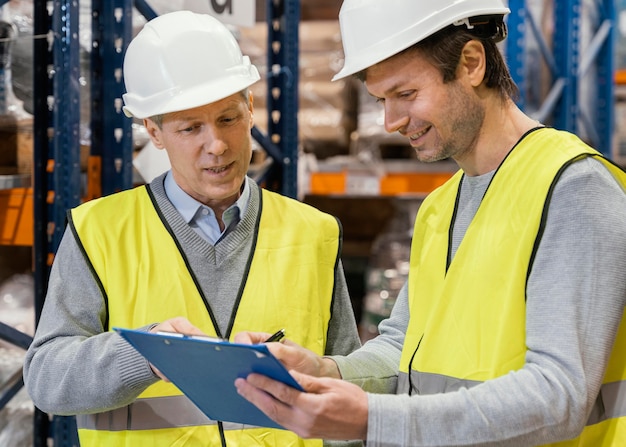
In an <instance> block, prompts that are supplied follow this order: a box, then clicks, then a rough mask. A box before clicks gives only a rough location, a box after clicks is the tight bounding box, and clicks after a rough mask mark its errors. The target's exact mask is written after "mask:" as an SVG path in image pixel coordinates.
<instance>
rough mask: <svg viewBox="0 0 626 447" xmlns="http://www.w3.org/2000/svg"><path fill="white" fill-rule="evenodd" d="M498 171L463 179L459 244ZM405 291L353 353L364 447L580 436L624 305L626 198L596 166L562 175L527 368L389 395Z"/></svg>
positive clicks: (346, 372)
mask: <svg viewBox="0 0 626 447" xmlns="http://www.w3.org/2000/svg"><path fill="white" fill-rule="evenodd" d="M492 175H493V173H491V174H486V175H485V176H480V177H475V178H466V179H465V181H464V183H463V184H462V196H461V198H460V203H459V207H458V209H459V211H460V215H458V216H457V220H456V224H455V228H454V235H453V241H454V245H455V247H453V248H454V249H456V246H458V244H459V242H460V240H461V238H462V235H463V234H464V232H465V229H466V228H467V226H468V225H469V222H470V221H471V218H472V217H473V215H474V213H475V211H476V209H477V208H478V205H479V204H480V200H481V198H482V196H483V193H484V191H485V189H486V187H487V185H488V183H489V180H490V179H491V177H492ZM408 287H411V284H409V285H405V286H404V288H403V290H402V291H401V293H400V295H399V297H398V299H397V302H396V305H395V307H394V309H393V312H392V314H391V316H390V318H389V319H387V320H385V321H383V322H382V323H381V324H380V327H379V330H380V333H381V335H380V336H379V337H377V338H375V339H374V340H371V341H369V342H367V343H366V344H365V345H364V346H363V347H362V348H361V349H359V350H357V351H356V352H354V353H353V354H351V355H349V356H348V357H346V358H343V357H337V358H334V359H335V361H336V362H337V364H338V366H339V368H340V371H341V374H342V376H343V378H344V379H346V380H349V381H351V382H354V383H357V384H359V385H361V386H362V387H364V388H365V389H366V390H367V391H369V392H370V394H368V404H369V417H368V430H367V446H368V447H379V446H380V447H382V446H385V447H391V446H411V447H420V446H508V447H509V446H536V445H542V444H547V443H551V442H554V441H556V440H560V439H568V438H572V437H575V436H577V435H578V434H579V432H580V430H582V428H583V427H584V425H585V422H586V421H587V417H588V415H589V412H590V410H591V407H592V405H593V403H594V402H595V399H596V396H597V394H598V390H599V388H600V385H601V382H602V378H603V375H604V368H605V366H606V361H607V358H608V356H609V354H610V352H611V349H612V345H613V341H614V340H615V336H616V332H617V328H618V326H619V323H620V320H621V317H622V313H623V311H624V306H625V305H626V194H624V191H623V190H622V188H621V186H619V185H618V184H617V182H616V181H615V179H614V178H613V177H612V176H611V175H610V174H609V173H608V171H607V170H606V169H605V168H604V166H602V165H601V164H600V163H599V162H598V161H596V160H592V159H585V160H582V161H579V162H576V163H574V164H573V165H571V166H570V167H568V168H567V169H566V170H565V172H564V173H563V175H562V177H561V179H560V180H559V181H558V183H557V186H556V187H555V190H554V194H553V196H552V199H551V201H550V204H549V211H548V218H547V223H546V228H545V233H544V236H543V238H542V240H541V244H540V246H539V250H538V252H537V256H536V258H535V261H534V267H533V269H532V274H531V276H530V278H529V282H528V289H527V308H526V342H527V346H528V352H527V355H526V364H525V365H524V367H523V368H522V369H520V370H518V371H512V372H511V373H509V374H507V375H505V376H502V377H499V378H497V379H495V380H490V381H488V382H485V383H483V384H481V385H478V386H476V387H473V388H470V389H463V390H460V391H458V392H451V393H446V394H440V395H430V396H408V395H394V393H395V389H396V378H397V371H398V365H399V360H400V353H401V350H402V343H403V340H404V334H405V331H406V328H407V324H408V321H409V310H408V302H407V297H408Z"/></svg>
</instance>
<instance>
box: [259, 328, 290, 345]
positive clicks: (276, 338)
mask: <svg viewBox="0 0 626 447" xmlns="http://www.w3.org/2000/svg"><path fill="white" fill-rule="evenodd" d="M284 336H285V329H284V328H283V329H279V330H278V331H276V332H274V333H273V334H272V335H270V337H269V338H268V339H267V340H265V341H264V342H263V343H271V342H273V341H281V340H282V339H283V337H284Z"/></svg>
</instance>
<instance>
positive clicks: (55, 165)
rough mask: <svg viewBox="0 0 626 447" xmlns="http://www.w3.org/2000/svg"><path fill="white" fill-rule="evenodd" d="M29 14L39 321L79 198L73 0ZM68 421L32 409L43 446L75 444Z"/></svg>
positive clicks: (41, 5) (39, 0) (40, 0)
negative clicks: (68, 215) (51, 272)
mask: <svg viewBox="0 0 626 447" xmlns="http://www.w3.org/2000/svg"><path fill="white" fill-rule="evenodd" d="M33 14H34V35H35V36H36V39H35V41H34V54H33V59H34V61H33V67H34V154H33V156H34V168H33V171H34V172H33V185H34V191H35V193H34V219H35V228H34V268H35V315H36V321H38V320H39V315H40V314H41V309H42V307H43V301H44V297H45V294H46V290H47V281H48V276H49V268H50V266H51V264H52V260H53V258H54V254H55V253H56V251H57V248H58V246H59V243H60V242H61V237H62V235H63V231H64V229H65V216H66V212H67V210H68V209H70V208H72V207H74V206H76V205H78V204H79V202H80V190H81V188H80V143H79V129H80V107H79V95H80V93H79V87H78V86H79V76H80V68H79V44H78V3H77V2H76V1H71V0H66V1H59V0H56V1H54V2H48V1H45V0H35V2H34V3H33ZM43 36H46V37H45V38H43ZM51 386H52V385H51ZM72 421H73V418H64V417H55V418H53V419H52V421H49V420H48V417H47V415H45V414H43V413H42V412H41V411H39V410H37V409H36V410H35V424H34V425H35V427H34V429H35V430H34V445H35V446H36V447H39V446H41V447H44V446H47V445H48V442H47V439H48V437H49V436H50V433H49V430H51V431H52V432H53V433H54V434H55V440H56V442H55V443H54V445H55V447H65V446H70V445H77V441H76V443H75V442H74V440H75V439H76V436H75V435H73V436H72V434H71V433H72V432H71V430H70V431H69V432H67V431H64V430H55V429H54V427H55V426H60V427H68V426H71V425H72ZM50 424H52V426H50ZM74 432H75V430H74ZM68 433H69V435H68Z"/></svg>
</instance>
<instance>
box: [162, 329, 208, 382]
mask: <svg viewBox="0 0 626 447" xmlns="http://www.w3.org/2000/svg"><path fill="white" fill-rule="evenodd" d="M150 332H178V333H179V334H186V335H206V334H205V333H204V332H202V331H201V330H200V329H198V328H197V327H195V326H194V325H193V324H191V322H190V321H189V320H187V319H186V318H183V317H176V318H170V319H169V320H165V321H164V322H162V323H159V324H157V325H156V326H155V327H153V328H152V329H150ZM150 368H152V371H154V373H155V374H156V375H157V376H159V377H160V378H161V380H164V381H165V382H169V380H168V378H167V377H165V376H164V375H163V373H161V371H159V370H158V369H157V368H156V367H155V366H154V365H153V364H152V363H150Z"/></svg>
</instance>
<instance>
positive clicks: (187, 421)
mask: <svg viewBox="0 0 626 447" xmlns="http://www.w3.org/2000/svg"><path fill="white" fill-rule="evenodd" d="M76 421H77V424H78V426H79V427H81V428H85V429H87V430H107V431H120V430H157V429H161V428H176V427H190V426H196V425H217V421H214V420H212V419H209V418H208V417H207V416H206V415H205V414H204V413H203V412H202V411H200V410H199V409H198V407H196V406H195V405H194V404H193V402H191V401H190V400H189V399H188V398H187V397H186V396H166V397H152V398H149V399H137V400H136V401H135V402H133V403H132V404H130V405H128V406H126V407H122V408H117V409H115V410H112V411H107V412H106V413H96V414H81V415H78V416H76ZM222 424H223V427H224V429H225V430H242V429H245V428H257V427H256V426H255V425H246V424H236V423H233V422H223V423H222Z"/></svg>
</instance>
